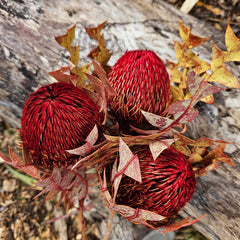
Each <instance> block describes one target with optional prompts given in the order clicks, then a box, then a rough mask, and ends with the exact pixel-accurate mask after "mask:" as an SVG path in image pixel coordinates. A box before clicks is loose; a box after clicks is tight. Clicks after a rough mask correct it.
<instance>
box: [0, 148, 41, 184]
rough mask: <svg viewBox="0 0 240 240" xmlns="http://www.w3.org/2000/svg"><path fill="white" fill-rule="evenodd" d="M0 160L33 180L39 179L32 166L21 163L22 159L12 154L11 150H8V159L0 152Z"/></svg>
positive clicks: (36, 170)
mask: <svg viewBox="0 0 240 240" xmlns="http://www.w3.org/2000/svg"><path fill="white" fill-rule="evenodd" d="M0 158H1V159H2V160H3V161H4V163H5V164H7V165H9V166H12V167H14V168H17V169H19V170H21V171H23V172H25V173H27V174H28V175H30V176H31V177H33V178H36V179H40V176H39V173H38V169H37V168H36V167H35V166H34V165H33V164H29V163H27V164H26V163H25V162H23V161H22V159H21V158H20V157H19V156H18V155H17V154H16V153H15V152H13V151H12V149H11V148H9V157H7V156H6V155H4V154H3V153H1V152H0Z"/></svg>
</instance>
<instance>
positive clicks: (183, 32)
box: [178, 21, 209, 50]
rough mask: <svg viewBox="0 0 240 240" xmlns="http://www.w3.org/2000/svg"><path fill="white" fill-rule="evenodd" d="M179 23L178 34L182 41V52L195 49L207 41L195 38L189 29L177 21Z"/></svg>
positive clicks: (206, 39)
mask: <svg viewBox="0 0 240 240" xmlns="http://www.w3.org/2000/svg"><path fill="white" fill-rule="evenodd" d="M178 23H179V33H180V36H181V38H182V40H183V42H184V43H183V50H186V49H189V48H193V47H197V46H199V45H201V44H203V43H205V42H207V41H208V40H209V38H203V37H199V36H196V35H194V34H192V33H191V29H190V28H187V27H186V26H185V25H184V24H183V23H182V22H181V21H178Z"/></svg>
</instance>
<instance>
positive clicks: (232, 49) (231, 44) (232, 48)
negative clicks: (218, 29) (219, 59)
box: [224, 24, 240, 62]
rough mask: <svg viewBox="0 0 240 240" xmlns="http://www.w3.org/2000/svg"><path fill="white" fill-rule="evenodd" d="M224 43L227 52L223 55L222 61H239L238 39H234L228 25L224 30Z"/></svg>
mask: <svg viewBox="0 0 240 240" xmlns="http://www.w3.org/2000/svg"><path fill="white" fill-rule="evenodd" d="M225 43H226V47H227V51H228V52H227V54H225V58H224V61H225V62H228V61H240V39H238V38H237V37H236V35H235V34H234V32H233V30H232V28H231V27H230V25H229V24H228V26H227V29H226V34H225Z"/></svg>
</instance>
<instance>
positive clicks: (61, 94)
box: [21, 83, 99, 169]
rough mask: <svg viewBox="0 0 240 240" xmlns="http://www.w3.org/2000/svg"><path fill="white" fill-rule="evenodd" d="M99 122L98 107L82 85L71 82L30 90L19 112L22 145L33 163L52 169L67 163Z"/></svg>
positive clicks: (72, 159)
mask: <svg viewBox="0 0 240 240" xmlns="http://www.w3.org/2000/svg"><path fill="white" fill-rule="evenodd" d="M98 122H99V107H98V106H97V105H96V104H95V103H94V102H93V100H92V99H91V98H90V97H89V96H88V95H87V94H86V93H85V92H84V91H83V90H81V89H79V88H77V87H75V86H73V85H72V84H70V83H53V84H49V85H46V86H43V87H41V88H40V89H38V90H37V91H36V92H34V93H32V94H31V95H30V97H29V98H28V100H27V101H26V103H25V106H24V109H23V114H22V119H21V123H22V129H21V138H22V145H23V148H24V149H25V150H26V151H27V152H29V153H30V154H31V157H32V160H33V162H34V164H35V165H37V166H39V167H42V168H47V169H52V168H53V166H57V167H67V166H68V165H71V164H74V163H75V162H76V161H77V158H78V157H77V156H74V155H72V154H70V153H68V152H67V151H66V150H70V149H74V148H77V147H79V146H81V145H83V144H84V143H85V139H86V138H87V136H88V135H89V133H90V132H91V130H92V129H93V127H94V125H95V124H98Z"/></svg>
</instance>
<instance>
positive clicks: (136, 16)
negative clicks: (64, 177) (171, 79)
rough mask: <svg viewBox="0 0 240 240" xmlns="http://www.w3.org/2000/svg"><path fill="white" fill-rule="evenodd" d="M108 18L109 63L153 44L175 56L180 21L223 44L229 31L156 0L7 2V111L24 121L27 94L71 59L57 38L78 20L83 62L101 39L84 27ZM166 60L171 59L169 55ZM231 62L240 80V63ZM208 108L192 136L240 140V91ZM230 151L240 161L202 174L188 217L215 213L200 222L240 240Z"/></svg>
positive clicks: (11, 119)
mask: <svg viewBox="0 0 240 240" xmlns="http://www.w3.org/2000/svg"><path fill="white" fill-rule="evenodd" d="M106 19H107V20H108V23H107V26H106V28H105V29H104V34H105V38H106V39H107V46H108V48H110V49H112V51H113V56H112V58H111V60H110V65H113V64H114V63H115V62H116V60H117V59H118V58H119V57H120V56H121V55H122V54H123V53H124V52H125V51H126V50H132V49H151V50H153V51H155V52H156V53H157V54H158V55H159V56H160V57H161V58H162V59H163V60H165V59H170V60H172V61H175V53H174V48H173V42H174V40H180V38H179V34H178V23H177V20H178V19H180V20H181V21H183V23H184V24H186V25H187V26H188V27H192V29H193V33H195V34H198V35H202V36H204V37H210V38H211V39H212V40H213V41H214V42H215V44H216V45H217V46H219V47H220V48H222V49H223V48H224V33H222V32H220V31H218V30H216V29H214V28H212V27H210V26H207V25H206V24H205V23H203V22H201V21H199V20H198V19H196V18H193V17H191V16H189V15H186V14H184V13H182V12H180V11H178V10H176V9H175V8H173V7H172V6H169V5H168V4H166V3H165V2H163V1H160V0H159V1H157V0H152V1H151V0H144V1H143V0H133V1H127V0H122V1H114V0H95V1H94V0H81V1H79V0H69V1H64V0H58V1H54V0H31V1H7V0H2V1H1V3H0V117H1V118H2V119H4V120H5V121H7V122H8V123H9V124H11V125H12V126H14V127H20V117H21V111H22V108H23V105H24V102H25V101H26V99H27V98H28V95H29V94H30V93H31V92H33V91H34V90H36V89H37V88H38V87H39V86H42V85H43V84H46V83H49V82H53V81H54V79H52V78H51V77H50V76H49V75H48V73H47V72H48V71H52V70H56V69H58V68H59V67H60V66H63V65H67V57H68V56H67V52H66V51H65V50H63V49H62V48H61V47H60V46H58V44H57V43H56V42H55V40H54V36H58V35H60V34H64V33H65V30H66V29H67V28H69V27H70V26H72V25H73V24H75V23H77V31H76V39H75V41H76V43H77V44H79V45H80V51H81V52H80V56H81V64H85V63H86V62H88V61H89V60H88V59H87V58H86V57H85V56H86V55H87V53H88V52H89V50H90V49H92V48H93V47H94V46H96V42H94V41H92V40H90V39H89V37H88V36H87V34H86V33H85V31H84V27H90V26H92V25H97V24H99V23H101V22H103V21H104V20H106ZM197 51H198V53H200V56H201V57H203V58H204V59H206V60H209V61H210V60H211V44H210V42H209V43H208V44H205V45H204V46H201V47H199V48H197ZM165 63H166V61H165ZM229 68H230V69H231V71H232V72H233V73H234V74H235V76H236V77H237V78H238V79H240V67H239V65H235V64H230V65H229ZM199 109H200V111H201V114H200V115H199V116H198V118H197V119H196V121H195V122H194V123H193V124H191V125H190V127H189V130H188V134H189V136H192V137H194V138H197V137H201V136H203V135H205V136H207V137H210V138H214V139H224V140H227V141H230V142H237V143H240V135H239V133H240V120H239V119H240V114H239V113H240V91H239V90H229V91H227V92H224V93H219V94H216V101H215V103H214V105H205V104H199ZM227 152H228V153H229V154H230V155H231V157H232V159H233V161H234V163H235V164H236V167H235V168H233V167H231V166H227V165H226V164H221V166H220V169H219V170H217V171H214V172H212V173H210V174H209V175H208V176H205V177H202V178H199V179H198V187H197V189H196V192H195V194H194V196H193V198H192V200H191V201H190V202H189V203H188V204H187V206H186V207H185V208H184V209H183V211H182V216H189V215H191V216H193V217H194V218H197V217H200V216H202V215H204V214H208V215H209V216H208V217H205V218H204V219H203V220H201V221H200V222H199V223H197V224H195V225H194V227H195V228H197V229H198V230H199V231H200V232H202V233H203V234H204V235H205V236H206V237H208V238H209V239H213V240H219V239H220V240H226V239H231V240H237V239H240V212H239V209H240V190H239V186H240V176H239V175H240V174H239V170H240V160H239V157H240V153H239V147H238V146H234V145H230V146H228V147H227Z"/></svg>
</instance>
